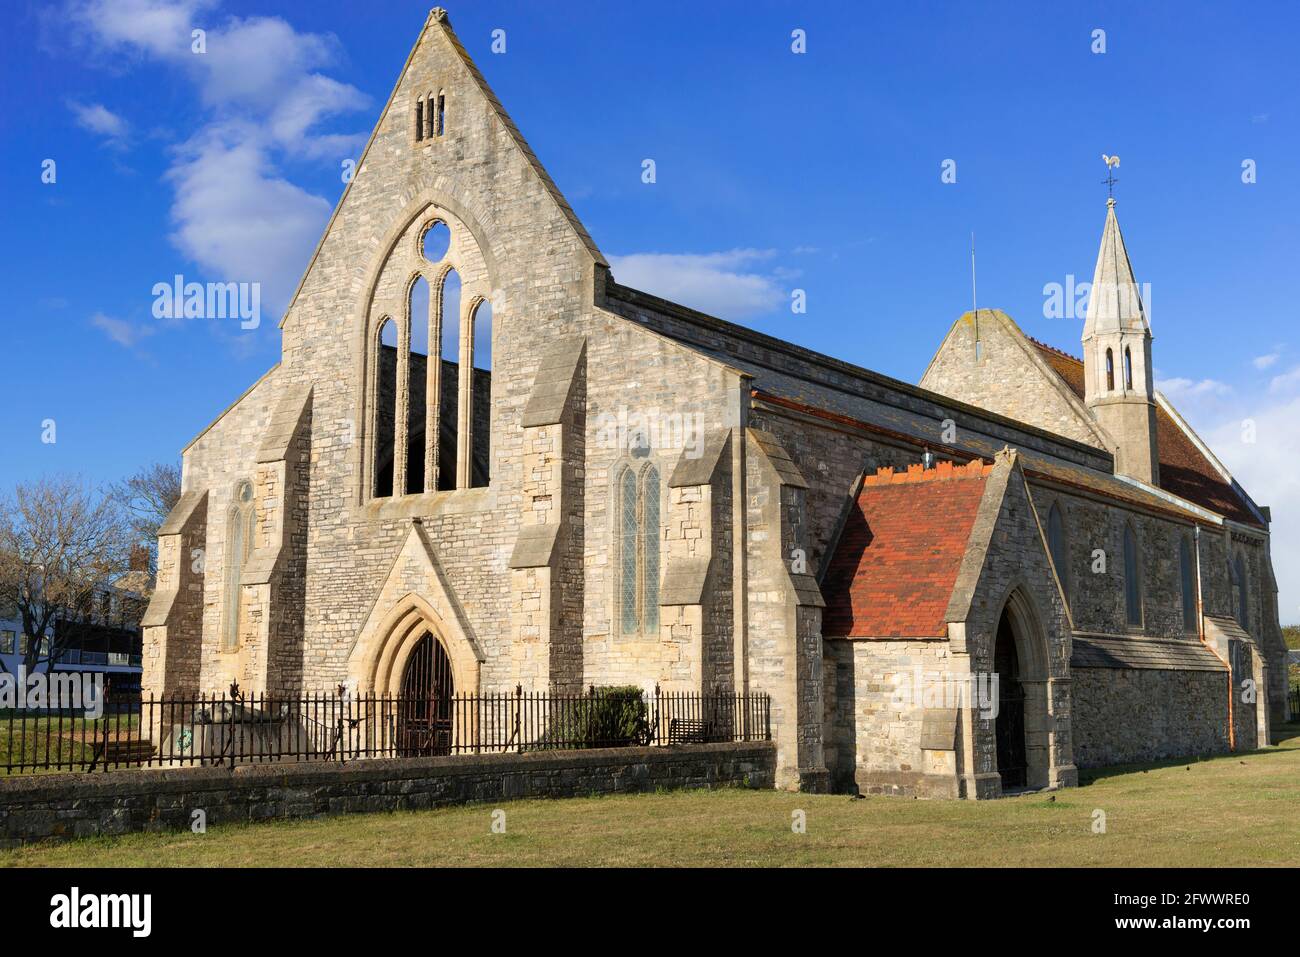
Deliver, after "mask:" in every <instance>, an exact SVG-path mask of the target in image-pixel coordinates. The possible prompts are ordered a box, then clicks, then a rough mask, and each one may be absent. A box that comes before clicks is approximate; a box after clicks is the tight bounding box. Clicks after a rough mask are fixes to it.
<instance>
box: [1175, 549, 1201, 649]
mask: <svg viewBox="0 0 1300 957" xmlns="http://www.w3.org/2000/svg"><path fill="white" fill-rule="evenodd" d="M1178 578H1179V582H1180V584H1181V586H1182V599H1183V631H1184V632H1186V633H1188V634H1191V633H1194V632H1196V631H1198V629H1197V627H1196V569H1195V567H1194V566H1193V563H1192V545H1191V540H1190V539H1189V538H1188V537H1187V536H1186V535H1184V536H1183V537H1182V538H1180V539H1179V541H1178Z"/></svg>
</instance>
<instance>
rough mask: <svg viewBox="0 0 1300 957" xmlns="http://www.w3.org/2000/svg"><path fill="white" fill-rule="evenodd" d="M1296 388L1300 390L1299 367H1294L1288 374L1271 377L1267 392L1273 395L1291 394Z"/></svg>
mask: <svg viewBox="0 0 1300 957" xmlns="http://www.w3.org/2000/svg"><path fill="white" fill-rule="evenodd" d="M1297 388H1300V366H1296V367H1295V368H1294V369H1292V370H1291V371H1290V372H1283V373H1282V374H1281V375H1275V376H1273V378H1272V380H1271V381H1270V382H1269V384H1268V391H1269V392H1272V393H1273V394H1274V395H1279V394H1281V393H1283V392H1291V391H1293V390H1295V389H1297Z"/></svg>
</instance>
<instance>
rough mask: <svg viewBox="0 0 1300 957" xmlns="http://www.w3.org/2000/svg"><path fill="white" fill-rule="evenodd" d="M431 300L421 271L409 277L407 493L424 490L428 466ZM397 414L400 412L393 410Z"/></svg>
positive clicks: (406, 356)
mask: <svg viewBox="0 0 1300 957" xmlns="http://www.w3.org/2000/svg"><path fill="white" fill-rule="evenodd" d="M432 306H433V303H432V299H431V297H430V294H429V282H428V280H426V279H425V278H424V276H423V275H421V274H418V273H417V274H416V276H415V277H414V278H413V279H412V280H411V283H410V286H409V288H408V290H407V296H406V307H407V308H406V322H407V329H408V335H407V348H406V351H405V358H406V389H405V393H406V399H407V402H406V419H405V422H406V445H405V449H406V455H405V463H404V464H405V466H406V483H405V486H404V487H405V491H406V494H407V495H416V494H419V493H421V492H423V491H424V490H425V469H426V468H427V467H428V455H427V453H426V445H427V443H426V438H427V431H426V430H427V424H428V418H429V415H428V400H429V342H430V338H431V335H432V333H431V330H430V325H431V324H432V315H433V309H432ZM396 414H400V413H396Z"/></svg>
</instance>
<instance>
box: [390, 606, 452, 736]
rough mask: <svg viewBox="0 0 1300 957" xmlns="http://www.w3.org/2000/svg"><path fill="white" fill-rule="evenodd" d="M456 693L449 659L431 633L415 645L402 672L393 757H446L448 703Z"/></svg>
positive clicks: (449, 722)
mask: <svg viewBox="0 0 1300 957" xmlns="http://www.w3.org/2000/svg"><path fill="white" fill-rule="evenodd" d="M455 692H456V686H455V680H454V679H453V677H452V667H451V658H450V657H448V655H447V649H446V648H444V647H443V644H442V642H441V641H439V640H438V639H437V638H436V637H435V636H434V635H433V633H432V632H428V631H426V632H425V633H424V634H423V635H421V636H420V638H419V640H418V641H417V642H416V645H415V648H414V649H412V651H411V654H410V656H409V657H408V658H407V659H406V665H405V667H404V669H403V671H402V684H401V696H400V697H399V699H398V704H397V753H398V754H399V755H400V756H402V757H421V756H426V755H431V754H450V753H451V744H452V701H453V696H454V695H455Z"/></svg>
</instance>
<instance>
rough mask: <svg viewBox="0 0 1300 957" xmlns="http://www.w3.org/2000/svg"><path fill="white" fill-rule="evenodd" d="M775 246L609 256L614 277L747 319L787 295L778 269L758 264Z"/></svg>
mask: <svg viewBox="0 0 1300 957" xmlns="http://www.w3.org/2000/svg"><path fill="white" fill-rule="evenodd" d="M775 255H776V252H775V250H771V249H732V250H728V251H726V252H718V253H703V254H692V253H632V254H630V255H627V256H611V257H609V259H610V263H609V264H610V268H611V269H612V270H613V272H614V277H615V279H617V280H618V282H620V283H621V284H623V285H625V286H632V287H634V288H636V289H641V290H644V291H645V292H649V293H653V294H654V295H656V296H661V297H663V298H664V299H670V300H672V301H673V302H677V303H681V304H682V305H684V306H690V307H691V308H692V309H698V310H700V311H701V312H706V313H709V314H711V315H715V316H720V317H722V318H724V319H744V318H749V317H752V316H758V315H762V314H764V313H768V312H771V311H773V310H774V309H777V308H779V307H780V306H781V305H782V303H783V302H784V300H785V298H786V295H787V293H786V291H785V289H784V288H783V287H782V286H781V285H780V284H779V283H778V282H777V279H778V277H777V276H776V274H775V272H774V271H769V272H766V273H765V272H763V271H761V270H760V269H759V268H758V267H759V266H760V265H761V264H762V263H764V262H766V261H767V260H770V259H771V258H772V257H773V256H775Z"/></svg>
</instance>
